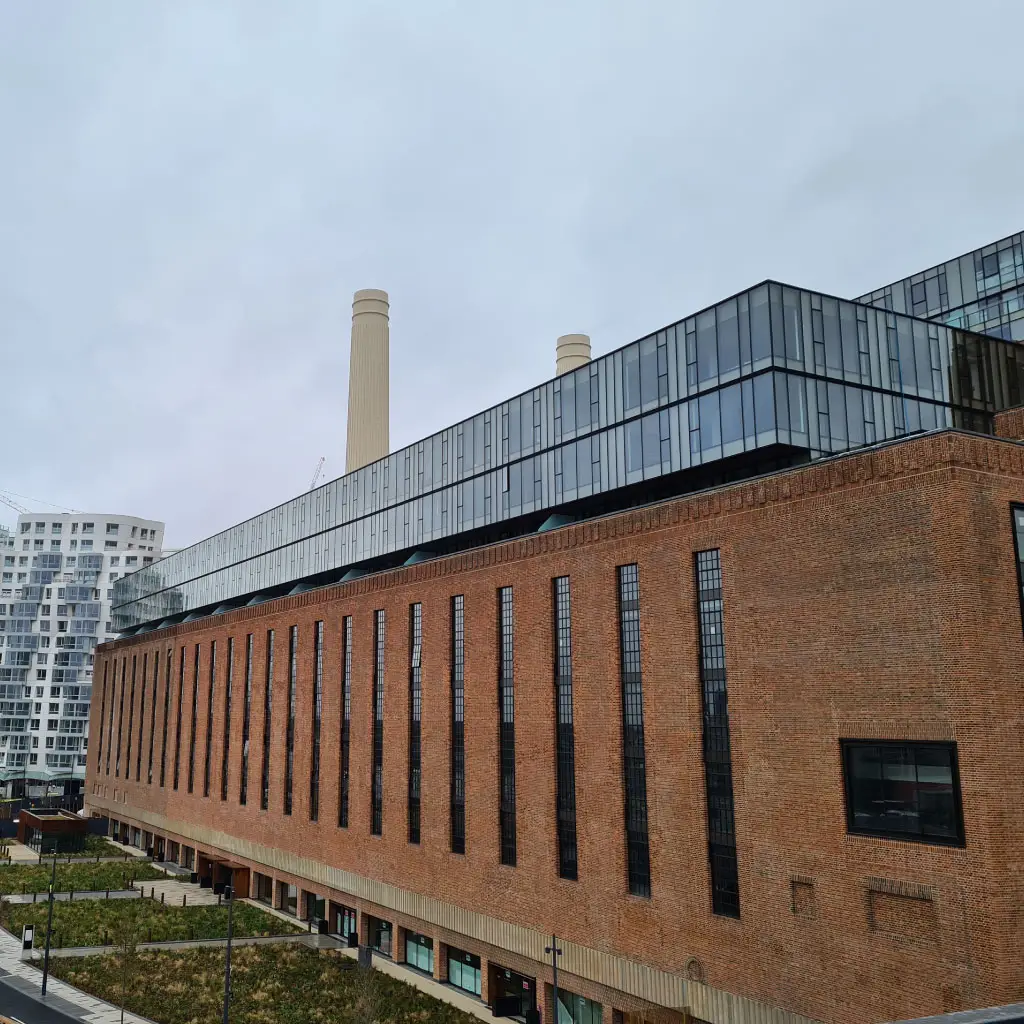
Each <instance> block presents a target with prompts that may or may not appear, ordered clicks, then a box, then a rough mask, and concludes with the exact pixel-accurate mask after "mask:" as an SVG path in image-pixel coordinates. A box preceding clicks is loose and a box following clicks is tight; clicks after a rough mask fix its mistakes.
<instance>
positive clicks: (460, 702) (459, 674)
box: [449, 594, 466, 854]
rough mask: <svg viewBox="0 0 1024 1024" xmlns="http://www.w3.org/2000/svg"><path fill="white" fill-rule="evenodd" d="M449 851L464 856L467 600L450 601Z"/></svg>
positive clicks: (459, 596)
mask: <svg viewBox="0 0 1024 1024" xmlns="http://www.w3.org/2000/svg"><path fill="white" fill-rule="evenodd" d="M451 652H452V657H451V718H450V728H451V734H450V735H451V747H450V757H451V792H450V801H449V804H450V821H451V831H450V838H451V851H452V853H457V854H464V853H465V852H466V599H465V596H464V595H463V594H455V595H454V596H453V597H452V599H451Z"/></svg>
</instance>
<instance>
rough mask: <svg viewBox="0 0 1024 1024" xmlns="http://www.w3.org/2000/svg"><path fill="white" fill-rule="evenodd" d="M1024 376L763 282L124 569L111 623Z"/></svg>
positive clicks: (362, 565)
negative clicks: (139, 565) (139, 566)
mask: <svg viewBox="0 0 1024 1024" xmlns="http://www.w3.org/2000/svg"><path fill="white" fill-rule="evenodd" d="M1022 382H1024V347H1022V346H1017V345H1013V344H1010V343H1007V342H1004V341H999V340H997V339H994V338H991V337H986V336H983V335H976V334H970V333H967V332H964V331H960V330H954V329H951V328H949V327H947V326H945V325H943V324H939V323H934V322H929V321H926V320H918V319H914V318H912V317H908V316H905V315H900V314H897V313H893V312H890V311H887V310H884V309H880V308H876V307H872V306H867V305H862V304H858V303H854V302H848V301H845V300H842V299H836V298H832V297H830V296H826V295H820V294H817V293H813V292H808V291H803V290H800V289H797V288H791V287H788V286H786V285H782V284H777V283H775V282H765V283H763V284H761V285H759V286H758V287H756V288H752V289H750V290H749V291H745V292H742V293H740V294H739V295H736V296H733V297H732V298H730V299H727V300H726V301H725V302H722V303H719V304H718V305H716V306H713V307H711V308H709V309H706V310H704V311H703V312H701V313H698V314H696V315H694V316H691V317H688V318H687V319H685V320H681V321H679V322H678V323H675V324H672V325H671V326H669V327H667V328H665V329H664V330H661V331H658V332H656V333H655V334H652V335H650V336H649V337H646V338H644V339H642V340H640V341H638V342H634V343H632V344H630V345H627V346H625V347H624V348H621V349H618V350H616V351H614V352H611V353H609V354H608V355H605V356H602V357H601V358H599V359H595V360H594V361H593V362H591V363H589V364H587V365H586V366H583V367H581V368H579V369H577V370H574V371H573V372H571V373H568V374H564V375H563V376H561V377H558V378H556V379H554V380H550V381H547V382H546V383H544V384H542V385H540V386H539V387H537V388H534V389H533V390H531V391H528V392H526V393H525V394H522V395H519V396H517V397H516V398H513V399H511V400H509V401H507V402H503V403H502V404H500V405H498V406H495V407H494V408H491V409H488V410H487V411H485V412H482V413H479V414H478V415H476V416H474V417H472V418H471V419H468V420H464V421H463V422H461V423H458V424H456V425H455V426H452V427H449V428H447V429H446V430H443V431H441V432H440V433H437V434H434V435H432V436H431V437H428V438H426V439H425V440H423V441H419V442H417V443H416V444H413V445H410V446H409V447H407V448H404V449H402V450H401V451H398V452H395V453H393V454H391V455H388V456H387V457H386V458H384V459H381V460H380V461H378V462H376V463H373V464H372V465H369V466H366V467H364V468H362V469H360V470H357V471H356V472H354V473H350V474H348V475H347V476H344V477H341V478H339V479H337V480H333V481H331V482H330V483H327V484H324V485H323V486H321V487H319V488H317V489H316V490H313V491H310V492H308V493H306V494H302V495H300V496H299V497H297V498H294V499H292V500H291V501H289V502H286V503H285V504H283V505H280V506H278V507H277V508H274V509H271V510H270V511H268V512H265V513H263V514H262V515H259V516H256V517H255V518H253V519H250V520H247V521H246V522H244V523H241V524H239V525H238V526H234V527H232V528H231V529H229V530H225V531H224V532H222V533H219V534H217V535H216V536H214V537H210V538H209V539H207V540H204V541H201V542H200V543H198V544H195V545H193V546H192V547H190V548H185V549H183V550H182V551H179V552H176V553H175V554H173V555H170V556H169V557H167V558H165V559H163V560H162V561H159V562H157V563H155V564H154V565H152V566H150V567H148V568H145V569H143V570H141V571H140V572H136V573H134V574H132V575H130V576H127V577H126V578H124V579H122V580H118V581H117V583H116V584H115V587H114V601H113V604H114V610H113V614H114V622H115V628H116V629H118V630H120V631H122V632H127V631H133V630H134V629H135V628H136V627H138V626H140V625H149V626H154V625H160V624H164V625H169V624H171V623H172V622H177V621H181V619H182V618H183V617H185V616H186V615H195V616H198V615H201V614H208V613H210V612H213V611H214V610H220V609H221V608H222V607H223V606H224V605H227V606H228V607H237V606H240V605H242V604H244V603H246V600H248V599H253V600H259V599H261V598H262V599H265V598H266V597H267V596H277V595H278V594H281V593H287V592H288V589H289V585H299V586H300V587H301V586H302V585H303V584H302V583H301V581H307V582H308V583H310V584H312V585H316V584H321V583H328V582H332V581H337V580H340V579H342V578H343V576H344V575H345V574H346V573H347V574H348V578H352V577H353V576H354V575H356V574H359V573H361V572H364V571H370V570H376V569H380V568H387V567H389V566H395V565H401V564H402V562H403V561H404V560H405V559H406V558H409V557H417V558H418V557H423V556H424V555H430V554H438V553H441V552H443V551H446V550H453V549H454V547H456V546H457V545H459V544H461V545H462V546H468V545H471V544H476V543H486V542H488V541H489V540H496V539H499V538H500V537H502V536H513V535H516V534H522V533H525V532H531V531H533V530H536V529H537V528H538V526H540V525H541V524H542V523H543V522H544V520H545V519H546V518H547V517H548V516H549V515H550V514H552V513H553V512H559V513H563V512H564V513H567V514H568V515H577V516H584V515H588V514H589V515H593V514H598V513H599V512H602V511H605V512H606V511H611V510H613V509H614V508H616V507H618V508H622V507H625V506H626V505H628V504H636V503H638V502H640V501H642V500H645V498H646V500H652V498H654V497H658V496H664V495H665V494H668V493H682V492H685V491H686V490H692V489H694V488H695V487H697V486H706V485H707V482H708V481H709V479H712V478H710V477H709V476H708V475H707V473H706V472H705V473H704V475H703V476H702V475H701V473H700V472H699V470H700V469H702V468H704V469H713V470H714V471H715V472H721V473H722V475H721V476H719V477H718V478H717V479H725V478H729V476H728V474H727V473H726V471H725V467H728V466H732V467H734V470H733V472H732V476H731V478H736V476H737V475H740V476H742V475H748V476H749V475H752V474H753V473H757V472H763V471H766V470H768V469H771V468H775V467H777V466H779V465H781V464H793V463H795V462H799V461H807V460H808V459H813V458H817V457H820V456H821V455H825V454H830V453H834V452H841V451H845V450H847V449H849V448H853V447H857V446H859V445H863V444H870V443H873V442H876V441H881V440H885V439H889V438H897V437H901V436H904V435H906V434H909V433H913V432H915V431H920V430H929V429H933V428H936V427H946V426H958V427H965V428H968V429H972V430H979V431H989V430H990V429H991V418H992V413H993V412H995V411H997V410H999V409H1002V408H1006V407H1008V406H1010V405H1013V404H1015V403H1017V402H1020V401H1021V391H1022ZM652 481H658V483H657V484H654V483H652ZM695 481H698V482H695ZM699 481H703V482H699ZM637 485H642V486H637ZM598 498H600V501H598V500H597V499H598ZM488 530H489V531H490V532H488ZM416 552H419V553H420V554H419V555H415V554H414V553H416ZM254 595H255V596H254Z"/></svg>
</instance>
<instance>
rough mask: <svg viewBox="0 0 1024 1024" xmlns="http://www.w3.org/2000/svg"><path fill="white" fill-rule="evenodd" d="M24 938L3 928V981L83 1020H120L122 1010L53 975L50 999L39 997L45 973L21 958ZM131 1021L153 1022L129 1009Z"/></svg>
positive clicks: (108, 1023) (87, 1023)
mask: <svg viewBox="0 0 1024 1024" xmlns="http://www.w3.org/2000/svg"><path fill="white" fill-rule="evenodd" d="M20 957H21V939H16V938H15V937H14V936H13V935H10V934H8V933H7V932H6V931H3V930H2V929H0V982H3V984H4V985H7V986H10V987H11V988H13V989H15V990H16V991H17V992H19V993H21V994H23V995H25V996H28V997H31V998H32V999H33V1000H35V1001H37V1002H38V1003H39V1005H43V1006H47V1007H49V1008H51V1009H53V1010H56V1011H58V1012H59V1013H62V1014H64V1015H66V1016H67V1017H70V1018H71V1019H72V1020H74V1021H81V1022H82V1024H118V1022H119V1021H120V1019H121V1011H120V1010H119V1009H118V1008H117V1007H115V1006H111V1005H110V1003H105V1002H103V1001H102V1000H101V999H94V998H93V997H92V996H90V995H86V994H85V993H84V992H80V991H79V990H78V989H77V988H72V987H71V986H70V985H67V984H65V983H64V982H63V981H59V980H58V979H57V978H53V977H51V978H50V979H49V981H48V982H47V984H46V1000H45V1002H42V1001H40V1000H39V989H40V986H41V984H42V980H43V979H42V976H41V974H40V973H39V971H38V970H37V969H36V968H35V967H33V966H32V965H31V964H29V963H27V962H23V961H22V960H21V959H20ZM124 1019H125V1021H126V1022H127V1024H152V1022H150V1021H148V1020H147V1019H146V1018H145V1017H139V1016H137V1015H136V1014H134V1013H125V1015H124Z"/></svg>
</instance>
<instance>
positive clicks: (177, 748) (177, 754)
mask: <svg viewBox="0 0 1024 1024" xmlns="http://www.w3.org/2000/svg"><path fill="white" fill-rule="evenodd" d="M184 712H185V648H184V647H182V648H181V651H180V653H179V655H178V717H177V724H176V726H175V729H174V789H175V790H177V788H178V780H179V778H180V775H181V771H180V769H181V719H182V715H183V714H184Z"/></svg>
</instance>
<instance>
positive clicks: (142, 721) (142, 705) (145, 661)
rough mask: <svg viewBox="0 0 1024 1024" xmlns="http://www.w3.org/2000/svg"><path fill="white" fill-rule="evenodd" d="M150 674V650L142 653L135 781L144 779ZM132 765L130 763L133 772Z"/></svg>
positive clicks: (129, 768) (129, 767) (129, 766)
mask: <svg viewBox="0 0 1024 1024" xmlns="http://www.w3.org/2000/svg"><path fill="white" fill-rule="evenodd" d="M148 675H149V652H148V651H147V652H146V653H145V654H143V655H142V692H141V693H140V695H139V750H138V753H137V754H136V755H135V781H136V782H141V781H142V735H143V733H144V732H145V729H146V676H148ZM131 768H132V766H131V765H130V764H129V765H128V771H129V772H131Z"/></svg>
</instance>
